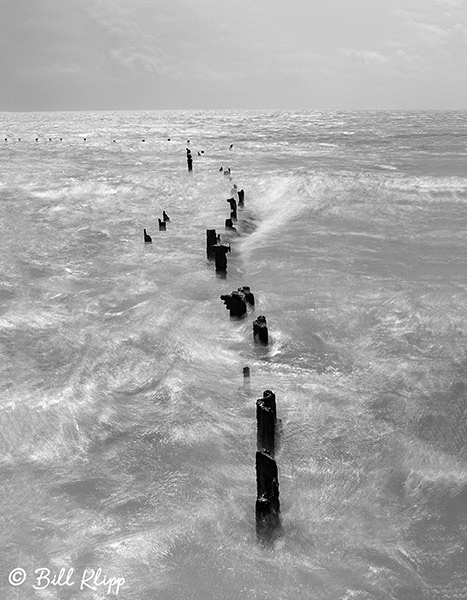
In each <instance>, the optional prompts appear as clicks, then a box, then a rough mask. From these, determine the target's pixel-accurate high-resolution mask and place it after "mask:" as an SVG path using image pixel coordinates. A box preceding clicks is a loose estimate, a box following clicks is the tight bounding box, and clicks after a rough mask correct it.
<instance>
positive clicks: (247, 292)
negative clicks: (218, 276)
mask: <svg viewBox="0 0 467 600" xmlns="http://www.w3.org/2000/svg"><path fill="white" fill-rule="evenodd" d="M238 291H239V292H242V294H243V295H244V296H245V301H246V302H248V304H251V306H254V305H255V297H254V295H253V294H252V292H251V290H250V288H249V286H248V285H244V286H243V287H241V288H238Z"/></svg>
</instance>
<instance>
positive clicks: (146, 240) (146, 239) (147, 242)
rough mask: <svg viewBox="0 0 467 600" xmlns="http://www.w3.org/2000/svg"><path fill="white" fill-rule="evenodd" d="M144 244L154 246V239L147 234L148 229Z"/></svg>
mask: <svg viewBox="0 0 467 600" xmlns="http://www.w3.org/2000/svg"><path fill="white" fill-rule="evenodd" d="M144 243H145V244H152V237H151V236H150V235H149V234H148V233H147V232H146V229H144Z"/></svg>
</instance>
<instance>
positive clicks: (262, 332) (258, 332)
mask: <svg viewBox="0 0 467 600" xmlns="http://www.w3.org/2000/svg"><path fill="white" fill-rule="evenodd" d="M253 338H254V339H255V340H258V341H259V342H261V343H262V344H267V343H268V342H269V334H268V327H267V324H266V317H264V316H263V315H261V316H259V317H258V318H257V319H256V321H253Z"/></svg>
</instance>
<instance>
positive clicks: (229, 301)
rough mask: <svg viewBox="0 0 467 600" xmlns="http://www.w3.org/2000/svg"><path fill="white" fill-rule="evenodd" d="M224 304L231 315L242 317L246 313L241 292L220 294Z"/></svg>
mask: <svg viewBox="0 0 467 600" xmlns="http://www.w3.org/2000/svg"><path fill="white" fill-rule="evenodd" d="M221 300H223V301H224V304H225V306H226V307H227V309H228V310H229V311H230V316H231V317H244V316H245V315H246V302H245V296H244V295H243V294H242V293H241V292H238V291H237V292H232V293H231V294H225V295H223V296H221Z"/></svg>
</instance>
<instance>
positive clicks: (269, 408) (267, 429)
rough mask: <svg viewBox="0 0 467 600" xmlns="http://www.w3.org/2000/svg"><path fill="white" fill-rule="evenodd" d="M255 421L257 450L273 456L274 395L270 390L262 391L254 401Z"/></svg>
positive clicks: (274, 439) (274, 441)
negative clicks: (261, 394) (261, 395)
mask: <svg viewBox="0 0 467 600" xmlns="http://www.w3.org/2000/svg"><path fill="white" fill-rule="evenodd" d="M256 422H257V425H258V439H257V442H258V452H266V453H267V454H269V455H270V456H274V452H275V443H276V396H275V394H273V392H271V390H266V391H265V392H263V397H262V398H260V399H259V400H257V401H256Z"/></svg>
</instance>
